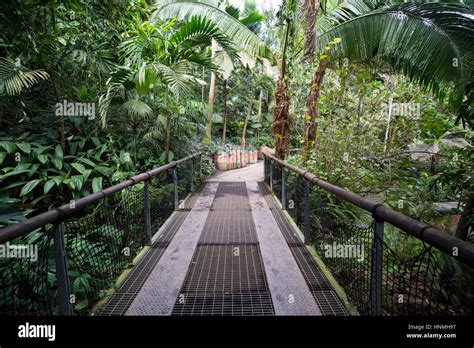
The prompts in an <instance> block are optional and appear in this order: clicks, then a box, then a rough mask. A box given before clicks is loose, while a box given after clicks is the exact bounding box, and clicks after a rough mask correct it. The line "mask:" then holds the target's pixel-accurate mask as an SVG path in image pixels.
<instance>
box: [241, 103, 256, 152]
mask: <svg viewBox="0 0 474 348" xmlns="http://www.w3.org/2000/svg"><path fill="white" fill-rule="evenodd" d="M252 99H253V98H252V96H250V100H249V109H248V111H247V117H245V122H244V129H243V130H242V138H241V140H240V148H241V149H242V150H243V149H245V135H246V133H247V125H248V123H249V118H250V115H251V114H252Z"/></svg>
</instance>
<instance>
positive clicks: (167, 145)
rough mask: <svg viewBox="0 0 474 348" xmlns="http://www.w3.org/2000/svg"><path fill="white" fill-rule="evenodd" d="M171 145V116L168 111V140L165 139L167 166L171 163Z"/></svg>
mask: <svg viewBox="0 0 474 348" xmlns="http://www.w3.org/2000/svg"><path fill="white" fill-rule="evenodd" d="M170 145H171V114H170V112H169V111H168V112H167V113H166V139H165V164H166V163H168V161H169V154H170Z"/></svg>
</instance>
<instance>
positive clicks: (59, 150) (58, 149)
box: [54, 144, 64, 161]
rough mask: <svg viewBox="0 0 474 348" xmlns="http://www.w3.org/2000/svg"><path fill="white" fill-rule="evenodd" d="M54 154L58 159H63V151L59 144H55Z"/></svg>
mask: <svg viewBox="0 0 474 348" xmlns="http://www.w3.org/2000/svg"><path fill="white" fill-rule="evenodd" d="M54 156H55V157H56V158H57V159H59V160H61V161H62V160H63V158H64V152H63V148H62V147H61V145H59V144H58V145H56V148H55V150H54Z"/></svg>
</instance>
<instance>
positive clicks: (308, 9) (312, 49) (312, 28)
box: [303, 0, 320, 61]
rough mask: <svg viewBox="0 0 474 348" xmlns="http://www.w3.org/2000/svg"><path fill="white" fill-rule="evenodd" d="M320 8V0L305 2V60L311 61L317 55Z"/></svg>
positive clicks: (307, 0) (306, 0)
mask: <svg viewBox="0 0 474 348" xmlns="http://www.w3.org/2000/svg"><path fill="white" fill-rule="evenodd" d="M319 7H320V1H319V0H305V1H304V21H303V23H304V37H305V53H304V59H305V60H308V61H311V60H312V59H313V58H314V55H315V54H316V40H317V35H316V34H317V33H316V26H317V16H318V11H319Z"/></svg>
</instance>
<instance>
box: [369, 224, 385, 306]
mask: <svg viewBox="0 0 474 348" xmlns="http://www.w3.org/2000/svg"><path fill="white" fill-rule="evenodd" d="M373 216H374V221H375V225H374V240H373V244H372V264H371V270H370V294H369V314H370V315H382V281H383V278H382V276H383V274H382V262H383V237H384V221H382V220H380V219H378V218H376V217H375V215H373Z"/></svg>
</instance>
